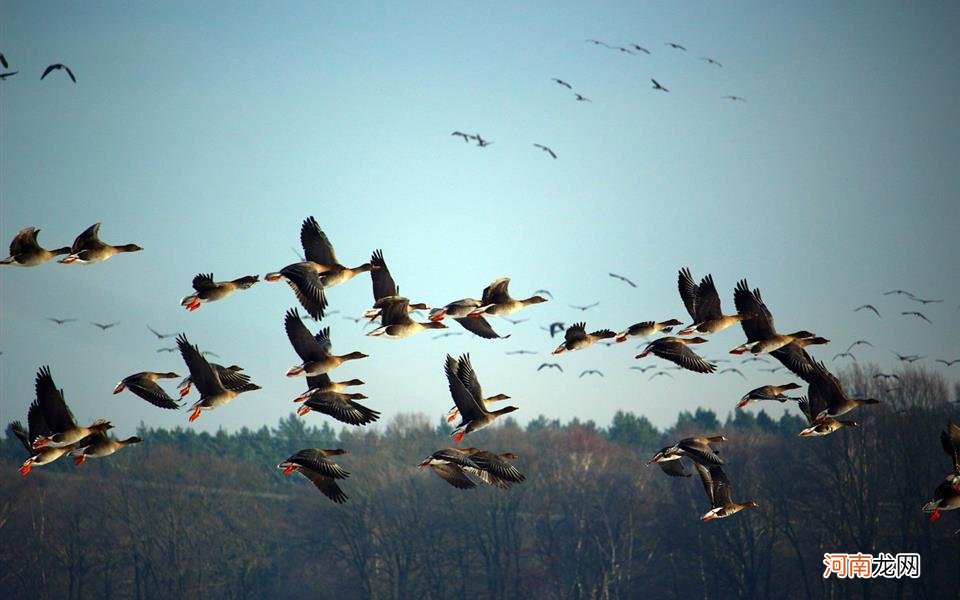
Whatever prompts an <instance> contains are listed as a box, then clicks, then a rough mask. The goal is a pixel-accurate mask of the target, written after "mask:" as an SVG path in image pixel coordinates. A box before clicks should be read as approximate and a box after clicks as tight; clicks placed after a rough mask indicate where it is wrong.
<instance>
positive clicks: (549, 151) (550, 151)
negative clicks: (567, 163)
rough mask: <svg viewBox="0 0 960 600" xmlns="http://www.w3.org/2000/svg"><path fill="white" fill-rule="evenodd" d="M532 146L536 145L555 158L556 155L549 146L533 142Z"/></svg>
mask: <svg viewBox="0 0 960 600" xmlns="http://www.w3.org/2000/svg"><path fill="white" fill-rule="evenodd" d="M534 146H536V147H537V148H540V149H541V150H543V151H544V152H546V153H547V154H549V155H550V156H552V157H553V158H556V157H557V155H556V154H555V153H554V151H553V150H551V149H550V148H547V147H546V146H544V145H543V144H534Z"/></svg>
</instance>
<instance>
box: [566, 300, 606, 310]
mask: <svg viewBox="0 0 960 600" xmlns="http://www.w3.org/2000/svg"><path fill="white" fill-rule="evenodd" d="M598 304H600V301H599V300H597V301H596V302H594V303H593V304H587V305H586V306H577V305H576V304H570V305H569V306H570V308H576V309H577V310H587V309H588V308H593V307H594V306H597V305H598Z"/></svg>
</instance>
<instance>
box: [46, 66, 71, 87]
mask: <svg viewBox="0 0 960 600" xmlns="http://www.w3.org/2000/svg"><path fill="white" fill-rule="evenodd" d="M60 70H63V71H66V72H67V75H69V76H70V80H71V81H73V82H74V83H76V82H77V78H76V77H74V76H73V71H71V70H70V67H68V66H67V65H65V64H62V63H56V64H52V65H50V66H49V67H47V68H46V69H45V70H44V71H43V75H41V76H40V80H41V81H42V80H43V78H44V77H46V76H47V75H49V74H50V72H51V71H60Z"/></svg>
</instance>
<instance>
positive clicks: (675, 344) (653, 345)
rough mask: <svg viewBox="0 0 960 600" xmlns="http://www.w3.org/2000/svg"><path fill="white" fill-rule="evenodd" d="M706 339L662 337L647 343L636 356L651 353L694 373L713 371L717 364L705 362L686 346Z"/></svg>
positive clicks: (640, 356) (700, 342) (641, 356)
mask: <svg viewBox="0 0 960 600" xmlns="http://www.w3.org/2000/svg"><path fill="white" fill-rule="evenodd" d="M706 341H707V340H705V339H703V338H702V337H695V338H681V337H674V336H667V337H662V338H659V339H656V340H654V341H652V342H650V343H649V344H647V347H646V348H644V349H643V352H641V353H640V354H638V355H637V356H636V358H643V357H645V356H647V355H648V354H650V353H653V354H654V355H655V356H659V357H660V358H662V359H665V360H669V361H670V362H672V363H675V364H677V365H679V366H680V367H683V368H684V369H688V370H690V371H693V372H695V373H713V372H714V371H716V370H717V366H716V365H714V364H711V363H709V362H707V361H706V360H704V358H703V357H702V356H700V355H698V354H697V353H696V352H694V351H693V350H691V349H690V348H689V347H688V345H689V344H702V343H704V342H706Z"/></svg>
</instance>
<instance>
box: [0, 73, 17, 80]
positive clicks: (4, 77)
mask: <svg viewBox="0 0 960 600" xmlns="http://www.w3.org/2000/svg"><path fill="white" fill-rule="evenodd" d="M19 72H20V71H10V72H9V73H0V81H3V80H4V79H6V78H7V77H13V76H14V75H16V74H17V73H19Z"/></svg>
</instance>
